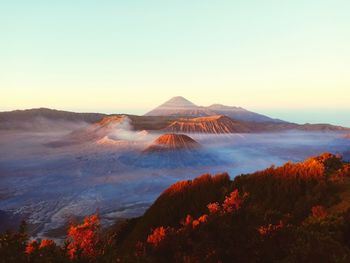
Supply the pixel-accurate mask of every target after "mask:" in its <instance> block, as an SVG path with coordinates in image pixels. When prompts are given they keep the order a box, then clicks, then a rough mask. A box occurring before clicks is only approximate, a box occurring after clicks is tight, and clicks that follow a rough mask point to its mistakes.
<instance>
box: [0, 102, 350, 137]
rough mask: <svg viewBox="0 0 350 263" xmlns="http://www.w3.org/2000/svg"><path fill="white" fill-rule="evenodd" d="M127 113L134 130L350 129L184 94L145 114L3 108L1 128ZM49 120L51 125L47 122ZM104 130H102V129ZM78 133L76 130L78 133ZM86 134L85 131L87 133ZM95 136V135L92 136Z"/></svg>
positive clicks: (99, 120)
mask: <svg viewBox="0 0 350 263" xmlns="http://www.w3.org/2000/svg"><path fill="white" fill-rule="evenodd" d="M121 116H127V117H129V119H130V120H131V122H130V124H131V126H132V128H133V129H134V130H139V131H141V130H149V131H152V130H153V131H154V130H157V131H162V132H172V133H211V134H219V133H247V132H274V131H285V130H300V131H338V132H349V131H350V129H349V128H345V127H342V126H335V125H330V124H303V125H300V124H296V123H291V122H287V121H283V120H279V119H273V118H270V117H268V116H265V115H262V114H259V113H255V112H251V111H248V110H246V109H243V108H241V107H233V106H224V105H220V104H213V105H211V106H208V107H202V106H197V105H195V104H194V103H192V102H190V101H189V100H187V99H185V98H183V97H180V96H178V97H174V98H172V99H170V100H168V101H167V102H165V103H163V104H162V105H160V106H158V107H157V108H155V109H153V110H151V111H150V112H148V113H146V114H145V115H143V116H137V115H130V114H123V115H122V114H111V115H108V114H102V113H76V112H68V111H59V110H52V109H47V108H39V109H29V110H16V111H9V112H0V130H4V129H22V130H32V129H33V130H43V129H44V130H45V129H48V130H50V129H52V128H54V127H55V125H56V124H57V125H59V124H60V123H62V122H69V123H79V122H80V123H85V124H93V126H92V127H91V128H89V129H90V131H91V130H96V129H97V130H100V129H99V128H100V126H102V127H103V128H104V129H106V127H108V126H109V125H112V124H113V123H115V121H118V120H119V117H121ZM47 121H50V125H48V122H47ZM102 133H103V132H102ZM77 134H79V132H77V133H76V134H75V135H77ZM85 136H86V134H85ZM92 137H93V136H92Z"/></svg>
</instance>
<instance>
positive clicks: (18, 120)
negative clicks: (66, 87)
mask: <svg viewBox="0 0 350 263" xmlns="http://www.w3.org/2000/svg"><path fill="white" fill-rule="evenodd" d="M105 116H107V115H106V114H102V113H77V112H70V111H61V110H53V109H47V108H38V109H28V110H15V111H5V112H0V129H28V128H31V129H37V130H38V129H47V127H46V126H47V123H46V121H51V122H57V123H59V122H71V123H78V122H81V123H83V122H84V123H95V122H98V121H100V120H101V119H102V118H104V117H105ZM52 124H53V123H50V126H52Z"/></svg>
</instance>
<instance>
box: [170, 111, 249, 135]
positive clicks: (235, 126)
mask: <svg viewBox="0 0 350 263" xmlns="http://www.w3.org/2000/svg"><path fill="white" fill-rule="evenodd" d="M165 130H166V131H170V132H175V133H178V132H179V133H211V134H222V133H241V132H250V129H249V128H248V127H247V126H245V125H243V124H242V123H241V122H237V121H234V120H232V119H231V118H229V117H227V116H223V115H215V116H209V117H198V118H191V119H180V120H177V121H174V122H173V123H172V124H170V125H169V126H168V127H166V128H165Z"/></svg>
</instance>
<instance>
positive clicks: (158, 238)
mask: <svg viewBox="0 0 350 263" xmlns="http://www.w3.org/2000/svg"><path fill="white" fill-rule="evenodd" d="M167 230H168V229H167V228H165V227H163V226H161V227H157V228H156V229H154V230H153V232H152V233H151V234H150V235H149V236H148V237H147V243H149V244H151V245H152V246H154V247H157V246H158V245H159V244H160V242H162V240H163V239H164V238H165V236H166V234H167Z"/></svg>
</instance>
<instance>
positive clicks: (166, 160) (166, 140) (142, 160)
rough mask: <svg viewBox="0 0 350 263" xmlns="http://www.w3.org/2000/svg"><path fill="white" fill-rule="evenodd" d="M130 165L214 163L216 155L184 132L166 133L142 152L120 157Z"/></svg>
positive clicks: (194, 164) (157, 165)
mask: <svg viewBox="0 0 350 263" xmlns="http://www.w3.org/2000/svg"><path fill="white" fill-rule="evenodd" d="M119 159H120V160H121V161H122V162H124V163H126V164H128V165H134V166H137V167H145V168H180V167H188V166H201V165H203V166H207V165H214V164H216V161H215V159H214V157H213V156H212V155H211V154H210V153H209V152H207V151H206V150H205V149H204V148H203V147H202V146H201V145H200V144H199V143H198V142H196V141H195V140H193V139H192V138H191V137H189V136H187V135H184V134H164V135H161V136H160V137H158V138H157V139H156V140H155V141H154V142H153V143H152V144H151V145H149V146H148V147H146V148H145V149H144V150H143V151H142V152H141V153H139V154H138V153H135V152H133V153H129V154H126V155H124V156H122V157H120V158H119Z"/></svg>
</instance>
